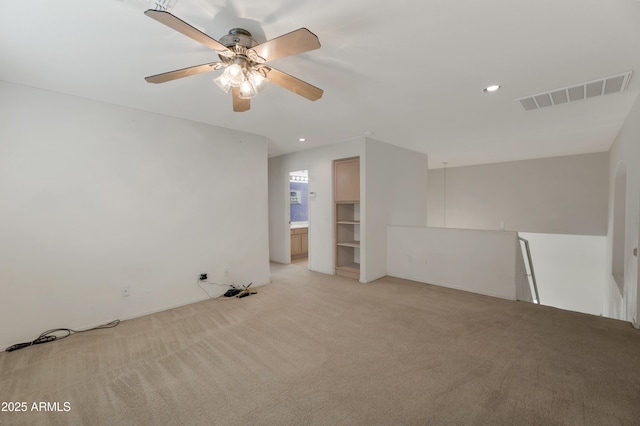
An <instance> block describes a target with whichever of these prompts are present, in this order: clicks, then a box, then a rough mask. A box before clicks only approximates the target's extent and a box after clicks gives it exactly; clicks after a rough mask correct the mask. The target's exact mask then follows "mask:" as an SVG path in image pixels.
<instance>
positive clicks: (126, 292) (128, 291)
mask: <svg viewBox="0 0 640 426" xmlns="http://www.w3.org/2000/svg"><path fill="white" fill-rule="evenodd" d="M130 294H131V286H130V285H126V286H124V287H122V289H121V290H120V296H122V297H129V295H130Z"/></svg>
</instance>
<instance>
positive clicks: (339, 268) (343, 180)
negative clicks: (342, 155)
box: [334, 157, 360, 279]
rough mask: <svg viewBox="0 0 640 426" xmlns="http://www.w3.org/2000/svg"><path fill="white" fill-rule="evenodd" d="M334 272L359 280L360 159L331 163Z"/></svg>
mask: <svg viewBox="0 0 640 426" xmlns="http://www.w3.org/2000/svg"><path fill="white" fill-rule="evenodd" d="M334 173H335V176H334V184H335V191H334V195H335V241H336V275H341V276H344V277H349V278H355V279H360V159H359V158H357V157H356V158H347V159H344V160H336V161H335V162H334Z"/></svg>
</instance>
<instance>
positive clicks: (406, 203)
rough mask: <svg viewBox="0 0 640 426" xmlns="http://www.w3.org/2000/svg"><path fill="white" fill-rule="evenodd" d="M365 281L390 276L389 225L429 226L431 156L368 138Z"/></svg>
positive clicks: (365, 181) (366, 147) (365, 183)
mask: <svg viewBox="0 0 640 426" xmlns="http://www.w3.org/2000/svg"><path fill="white" fill-rule="evenodd" d="M361 165H362V166H363V167H364V169H365V179H364V185H365V192H366V212H367V213H366V218H365V219H366V228H365V234H366V254H367V255H366V258H364V266H363V267H364V269H365V274H364V277H365V281H366V282H370V281H373V280H376V279H378V278H382V277H384V276H385V275H387V226H388V225H404V226H426V225H427V193H426V191H425V188H426V187H427V175H428V169H429V165H428V157H427V155H425V154H420V153H417V152H414V151H409V150H407V149H403V148H399V147H397V146H394V145H389V144H387V143H383V142H379V141H376V140H373V139H369V138H367V140H366V142H365V155H364V161H362V163H361Z"/></svg>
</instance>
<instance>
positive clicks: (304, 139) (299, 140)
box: [298, 138, 307, 142]
mask: <svg viewBox="0 0 640 426" xmlns="http://www.w3.org/2000/svg"><path fill="white" fill-rule="evenodd" d="M306 141H307V138H298V142H306Z"/></svg>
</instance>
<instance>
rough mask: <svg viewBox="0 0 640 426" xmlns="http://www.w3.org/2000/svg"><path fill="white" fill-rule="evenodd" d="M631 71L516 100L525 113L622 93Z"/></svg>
mask: <svg viewBox="0 0 640 426" xmlns="http://www.w3.org/2000/svg"><path fill="white" fill-rule="evenodd" d="M630 78H631V71H628V72H625V73H623V74H616V75H612V76H609V77H605V78H601V79H599V80H594V81H588V82H586V83H581V84H577V85H573V86H568V87H563V88H560V89H555V90H551V91H548V92H543V93H537V94H535V95H529V96H525V97H524V98H519V99H517V101H518V102H520V105H521V106H522V108H524V110H525V111H532V110H534V109H540V108H545V107H550V106H554V105H560V104H566V103H567V102H574V101H581V100H583V99H589V98H593V97H595V96H602V95H608V94H610V93H618V92H622V91H623V90H625V89H626V88H627V85H628V84H629V79H630Z"/></svg>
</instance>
